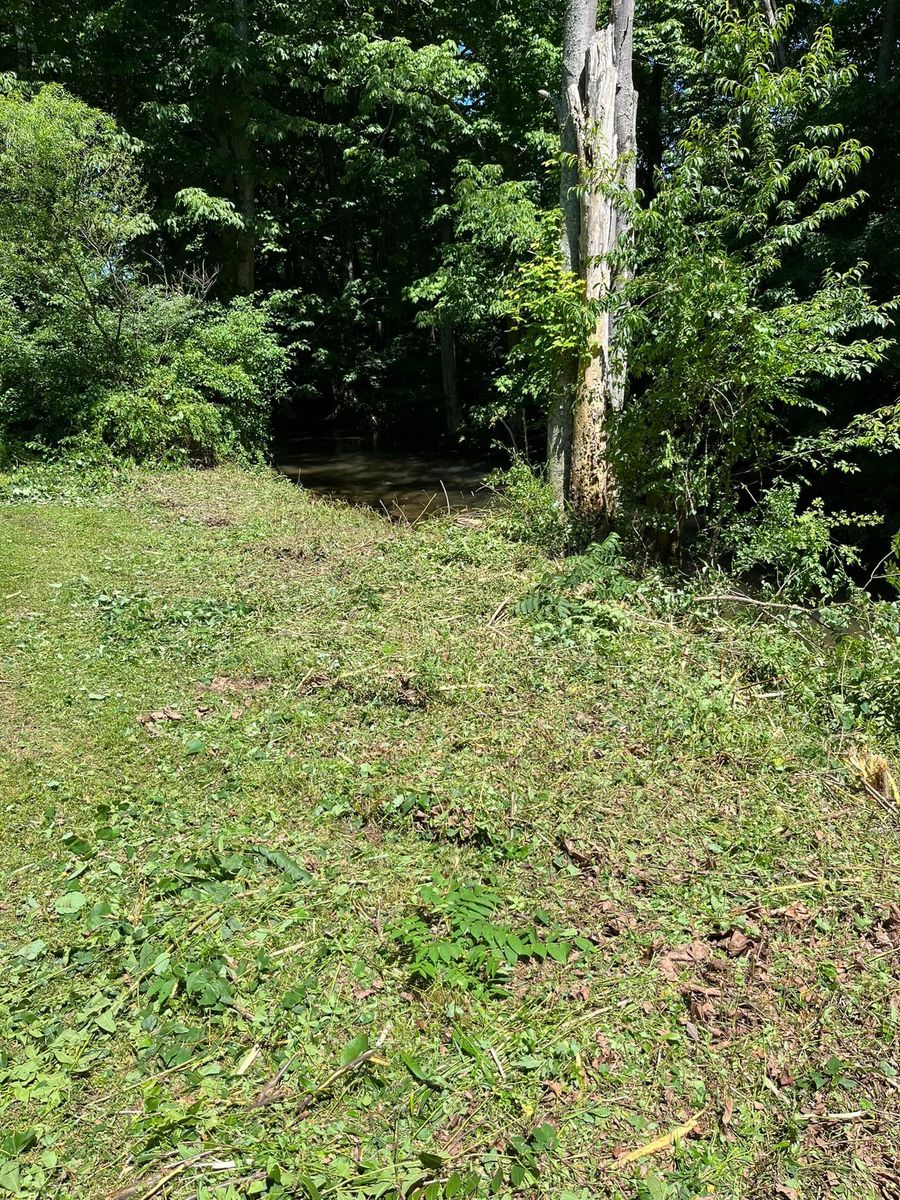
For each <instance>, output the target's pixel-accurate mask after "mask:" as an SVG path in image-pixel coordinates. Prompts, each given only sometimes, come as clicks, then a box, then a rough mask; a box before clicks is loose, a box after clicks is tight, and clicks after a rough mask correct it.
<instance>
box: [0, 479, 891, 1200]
mask: <svg viewBox="0 0 900 1200" xmlns="http://www.w3.org/2000/svg"><path fill="white" fill-rule="evenodd" d="M97 470H98V471H101V472H102V474H98V475H96V476H93V477H88V476H87V475H85V476H84V477H82V476H80V475H79V473H78V472H77V471H76V472H73V471H71V470H66V469H65V468H62V467H58V468H56V469H55V470H54V469H52V468H42V469H40V470H36V471H34V472H32V473H31V474H29V473H28V472H24V473H23V472H19V473H18V474H17V475H15V476H11V477H7V478H6V479H5V480H4V481H3V482H2V496H3V501H4V503H3V507H2V509H0V521H2V524H3V535H2V538H0V570H2V587H0V597H2V609H0V614H2V615H0V647H2V655H3V662H4V666H3V671H2V682H0V739H2V741H0V812H2V829H3V848H4V857H3V867H2V871H3V886H2V892H0V971H2V973H3V989H2V995H0V1039H2V1048H0V1126H2V1129H3V1133H2V1135H0V1194H3V1193H6V1194H9V1195H11V1196H19V1197H24V1198H26V1200H32V1198H36V1197H57V1196H62V1197H66V1198H67V1200H68V1198H70V1197H71V1198H72V1200H81V1198H84V1200H94V1198H97V1200H99V1198H100V1197H103V1198H105V1200H109V1198H110V1197H113V1196H118V1197H120V1198H121V1197H125V1196H127V1197H131V1198H142V1200H151V1198H152V1197H157V1196H168V1197H170V1198H171V1200H187V1198H190V1197H194V1198H197V1200H212V1198H213V1197H215V1198H216V1200H237V1198H238V1197H248V1196H264V1197H270V1198H271V1200H278V1198H279V1197H282V1198H286V1197H292V1198H294V1197H300V1198H303V1200H318V1198H322V1200H324V1198H325V1197H329V1198H335V1200H337V1198H342V1197H354V1198H359V1200H363V1198H369V1197H381V1196H403V1197H409V1198H414V1197H422V1198H426V1197H427V1198H428V1200H444V1198H451V1197H461V1196H468V1197H479V1198H480V1197H489V1196H499V1197H511V1196H522V1197H529V1198H531V1197H547V1198H548V1200H550V1198H552V1200H594V1198H595V1197H607V1198H609V1200H648V1198H650V1200H661V1198H662V1200H696V1197H698V1196H715V1197H718V1198H719V1200H745V1198H746V1200H750V1198H753V1197H759V1198H760V1200H762V1198H763V1197H766V1198H768V1197H772V1196H779V1197H785V1198H789V1197H791V1196H796V1197H798V1198H800V1200H811V1198H813V1197H835V1198H842V1200H876V1198H880V1197H882V1196H887V1195H891V1194H892V1193H891V1189H892V1188H895V1187H896V1180H897V1162H896V1154H895V1145H894V1134H893V1131H894V1129H895V1128H896V1120H897V1116H898V1115H900V1114H898V1103H897V1102H898V1095H900V1083H898V1077H897V1074H896V1062H895V1053H894V1046H895V1045H896V1040H895V1039H896V1034H897V1009H896V995H897V971H898V969H900V909H898V908H897V904H896V896H897V882H898V879H897V874H898V872H897V849H898V810H897V784H896V774H897V771H896V763H897V759H898V751H900V746H898V711H897V702H896V696H897V694H898V689H897V687H896V686H895V684H894V681H895V680H896V679H897V668H898V662H900V656H898V650H897V646H898V642H900V639H898V616H897V612H898V610H897V607H896V606H895V605H891V604H881V605H875V604H872V603H870V602H868V601H863V599H862V598H859V597H857V598H856V599H854V600H852V601H851V602H848V603H845V604H836V603H829V604H828V605H823V606H820V607H819V608H818V609H816V610H811V609H807V608H803V607H802V606H799V605H794V604H789V603H787V602H781V603H779V602H778V601H777V600H775V601H774V602H773V601H770V600H765V599H763V600H761V599H760V598H759V597H751V596H746V595H744V594H742V593H739V592H736V591H735V587H734V584H733V583H730V582H729V581H726V580H718V579H715V578H710V577H707V578H705V579H703V580H702V581H701V582H699V583H698V582H690V581H684V580H680V581H679V580H674V579H671V578H669V579H666V578H664V577H662V576H661V575H657V574H655V573H653V572H650V571H647V570H644V571H642V572H636V571H635V570H634V569H633V568H632V566H631V565H630V564H629V563H628V562H627V561H626V559H625V558H624V557H623V555H622V552H621V548H620V547H619V546H618V545H617V543H616V542H615V540H609V541H607V542H605V543H603V544H602V545H600V546H596V547H593V548H591V549H589V550H588V551H587V552H586V553H584V554H583V555H580V556H577V557H571V558H568V559H564V560H560V559H556V560H550V559H548V558H547V557H545V553H544V552H542V551H541V550H539V549H538V548H535V547H534V546H532V545H529V544H528V543H527V542H525V541H521V540H514V541H511V540H510V537H509V531H508V530H507V529H506V527H505V526H504V524H503V518H502V516H501V517H500V518H499V519H498V518H496V517H494V516H490V515H488V516H485V517H484V520H483V523H482V524H481V525H480V526H475V525H472V524H466V525H462V524H458V523H456V522H454V521H453V520H451V519H441V520H437V521H433V522H430V523H425V524H423V525H421V526H419V527H417V528H416V529H414V530H413V529H405V528H400V527H397V526H391V525H390V524H388V523H387V522H386V521H384V520H382V519H381V518H379V517H377V516H375V515H373V514H368V513H364V512H360V511H356V510H352V509H349V508H345V507H339V506H331V505H328V504H324V503H320V502H315V501H312V500H310V499H309V498H307V497H306V496H304V495H303V494H302V493H299V492H298V491H297V490H296V489H294V488H292V487H290V486H289V485H288V484H287V483H285V482H283V481H278V480H275V479H274V478H271V477H270V476H268V475H266V474H264V473H261V472H255V473H251V472H245V471H238V470H236V469H228V470H219V471H214V472H203V473H182V472H175V471H170V472H167V473H164V474H147V473H142V472H139V471H136V470H133V469H132V470H129V471H127V472H116V471H112V470H108V469H105V468H97Z"/></svg>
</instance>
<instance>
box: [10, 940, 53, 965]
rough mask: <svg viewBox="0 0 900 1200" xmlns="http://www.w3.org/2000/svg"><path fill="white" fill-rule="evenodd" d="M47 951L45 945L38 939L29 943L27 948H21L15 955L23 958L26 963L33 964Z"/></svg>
mask: <svg viewBox="0 0 900 1200" xmlns="http://www.w3.org/2000/svg"><path fill="white" fill-rule="evenodd" d="M46 949H47V943H46V942H43V941H41V939H40V938H38V939H37V940H36V941H34V942H29V943H28V945H27V946H23V947H22V949H21V950H17V951H16V954H17V955H18V957H19V958H24V959H25V961H26V962H34V960H35V959H36V958H40V957H41V955H42V954H43V953H44V951H45V950H46Z"/></svg>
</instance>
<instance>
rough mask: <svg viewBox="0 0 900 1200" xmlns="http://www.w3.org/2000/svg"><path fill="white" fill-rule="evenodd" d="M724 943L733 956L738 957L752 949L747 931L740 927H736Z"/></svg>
mask: <svg viewBox="0 0 900 1200" xmlns="http://www.w3.org/2000/svg"><path fill="white" fill-rule="evenodd" d="M724 945H725V949H726V950H727V951H728V954H729V956H730V957H731V958H738V957H739V956H740V955H741V954H744V953H746V951H747V950H749V949H750V945H751V943H750V939H749V938H748V937H747V935H746V934H745V933H742V932H741V931H740V929H735V930H734V932H733V933H732V934H731V936H730V937H729V938H728V940H727V941H726V942H725V943H724Z"/></svg>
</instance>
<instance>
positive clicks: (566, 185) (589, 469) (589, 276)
mask: <svg viewBox="0 0 900 1200" xmlns="http://www.w3.org/2000/svg"><path fill="white" fill-rule="evenodd" d="M633 27H634V0H612V4H611V7H610V9H609V14H608V19H607V20H605V21H604V22H603V24H602V25H601V26H600V27H598V23H597V0H569V2H568V4H567V8H566V19H565V38H564V47H563V70H562V95H561V96H560V97H558V98H556V100H555V107H556V110H557V115H558V118H559V126H560V147H561V195H560V201H561V206H562V213H563V235H562V257H563V263H564V265H565V267H566V269H567V270H569V271H571V272H572V273H574V274H577V275H579V276H580V278H581V279H582V281H583V285H584V295H585V300H586V302H587V303H588V304H589V305H594V306H595V307H596V317H595V322H594V328H593V333H592V336H591V338H590V340H589V344H588V347H587V352H586V353H585V354H584V355H582V356H580V361H577V362H574V361H571V359H570V360H569V361H568V362H566V363H564V364H563V365H562V366H561V369H560V377H559V382H558V391H557V396H556V399H555V402H554V403H553V405H552V407H551V412H550V419H549V428H548V460H549V473H550V479H551V482H552V484H553V486H554V489H555V491H556V494H557V497H558V499H559V500H560V501H561V502H565V503H568V504H570V505H571V507H572V508H573V510H574V511H575V513H576V514H577V515H578V516H579V517H581V518H583V519H586V520H589V521H597V522H603V521H608V520H610V518H611V517H612V515H613V513H614V511H615V507H616V485H615V480H614V478H613V474H612V470H611V465H610V459H609V454H608V440H609V422H610V417H611V415H612V414H614V413H616V412H618V411H619V410H620V409H621V407H622V401H623V398H624V383H625V363H624V359H623V357H622V356H621V354H620V355H619V357H618V358H616V357H615V356H614V347H613V332H614V318H613V302H614V297H613V294H614V292H615V291H616V290H617V288H618V287H619V284H620V282H621V279H622V271H621V255H622V251H623V249H624V243H625V239H626V237H627V234H628V228H629V217H628V212H629V207H630V196H631V194H632V193H633V190H634V181H635V139H636V120H637V94H636V92H635V90H634V84H633V81H632V43H633Z"/></svg>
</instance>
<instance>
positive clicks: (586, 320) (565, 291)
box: [498, 214, 600, 411]
mask: <svg viewBox="0 0 900 1200" xmlns="http://www.w3.org/2000/svg"><path fill="white" fill-rule="evenodd" d="M506 304H507V308H508V312H509V316H510V319H511V320H512V322H513V326H514V328H515V330H516V334H517V337H516V339H515V341H514V342H513V344H512V346H511V347H510V349H509V351H508V353H507V360H506V365H507V372H506V374H504V375H503V376H501V377H500V378H499V380H498V387H499V389H500V391H501V392H502V393H504V394H508V395H513V396H517V397H519V398H520V399H523V398H524V399H530V400H532V401H536V402H537V403H538V404H539V405H540V406H541V410H542V411H546V410H547V408H548V407H549V405H550V403H551V400H552V398H553V396H554V395H555V394H556V393H557V392H558V390H559V388H560V382H561V377H562V375H563V373H564V372H565V371H566V369H567V364H577V363H578V362H580V361H581V359H582V358H583V357H584V355H585V354H586V353H587V350H588V347H589V344H590V340H591V337H592V336H593V334H594V331H595V329H596V327H597V317H598V315H599V309H600V301H591V302H589V301H588V300H587V299H586V296H585V290H584V281H583V280H582V279H581V278H580V276H578V275H577V274H575V273H573V272H571V271H568V270H566V268H565V266H564V264H563V261H562V256H561V254H560V250H559V215H558V214H552V215H551V216H550V217H548V218H546V219H545V220H544V222H543V227H542V229H541V234H540V238H539V240H538V241H536V243H535V244H534V247H533V250H532V253H531V255H530V256H529V257H528V258H526V259H524V260H523V261H522V262H521V264H520V265H519V268H518V271H517V272H516V274H515V276H514V277H513V279H512V282H511V286H510V288H509V290H508V292H507V295H506Z"/></svg>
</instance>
